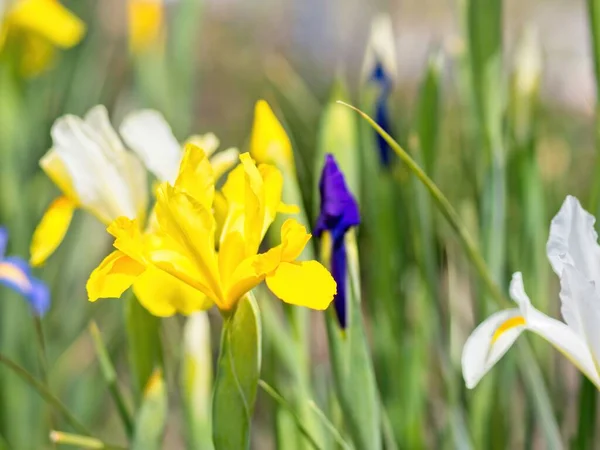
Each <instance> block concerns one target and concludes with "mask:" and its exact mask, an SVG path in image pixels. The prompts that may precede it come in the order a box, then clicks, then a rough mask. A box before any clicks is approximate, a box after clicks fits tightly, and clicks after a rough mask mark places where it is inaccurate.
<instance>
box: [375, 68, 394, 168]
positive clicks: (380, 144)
mask: <svg viewBox="0 0 600 450" xmlns="http://www.w3.org/2000/svg"><path fill="white" fill-rule="evenodd" d="M371 80H372V81H373V82H374V83H375V84H377V85H378V86H379V88H380V91H379V96H378V97H377V100H376V101H375V122H377V124H378V125H379V126H380V127H381V128H383V130H384V131H385V132H386V133H388V134H389V135H390V136H392V126H391V120H390V113H389V109H388V99H389V97H390V94H391V92H392V88H393V85H392V78H391V77H390V76H389V74H388V73H387V72H386V71H385V67H383V63H382V62H381V61H380V60H379V59H376V60H375V67H374V68H373V72H372V73H371ZM375 134H376V138H377V148H378V149H379V160H380V162H381V165H382V166H383V167H389V165H390V162H391V161H392V149H391V148H390V146H389V144H388V143H387V142H386V141H385V139H383V137H381V136H380V135H379V133H377V132H375Z"/></svg>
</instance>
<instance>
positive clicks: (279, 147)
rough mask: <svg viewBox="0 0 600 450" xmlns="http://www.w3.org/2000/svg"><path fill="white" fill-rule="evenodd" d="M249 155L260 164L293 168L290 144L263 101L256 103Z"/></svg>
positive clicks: (281, 127) (269, 108)
mask: <svg viewBox="0 0 600 450" xmlns="http://www.w3.org/2000/svg"><path fill="white" fill-rule="evenodd" d="M250 153H251V154H252V157H253V158H254V159H256V160H257V161H259V162H261V163H275V164H277V165H286V166H288V167H290V168H293V167H294V155H293V154H292V144H291V143H290V139H289V137H288V135H287V133H286V132H285V130H284V128H283V126H282V125H281V123H280V122H279V120H277V117H276V116H275V114H274V113H273V110H272V109H271V107H270V106H269V104H268V103H267V102H266V101H264V100H259V101H258V102H256V107H255V109H254V124H253V126H252V137H251V140H250Z"/></svg>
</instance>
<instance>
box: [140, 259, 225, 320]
mask: <svg viewBox="0 0 600 450" xmlns="http://www.w3.org/2000/svg"><path fill="white" fill-rule="evenodd" d="M133 292H134V293H135V295H136V297H137V298H138V300H139V301H140V303H141V304H142V306H143V307H144V308H146V309H147V310H148V311H149V312H150V314H152V315H155V316H159V317H168V316H172V315H173V314H176V313H181V314H185V315H189V314H191V313H193V312H195V311H200V310H206V309H209V308H210V307H211V306H212V304H213V302H212V301H210V300H209V299H208V298H207V297H206V295H204V294H203V293H202V292H200V291H198V290H196V289H194V288H192V287H190V286H189V285H187V284H185V283H183V282H181V281H180V280H178V279H177V278H175V277H173V276H172V275H169V274H168V273H166V272H163V271H162V270H159V269H155V268H153V267H151V266H150V267H148V270H146V272H144V273H143V274H142V275H141V276H139V277H138V278H137V279H136V280H135V283H134V284H133Z"/></svg>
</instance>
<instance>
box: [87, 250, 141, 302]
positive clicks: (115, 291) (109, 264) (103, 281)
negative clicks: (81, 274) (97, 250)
mask: <svg viewBox="0 0 600 450" xmlns="http://www.w3.org/2000/svg"><path fill="white" fill-rule="evenodd" d="M144 270H145V267H144V265H142V264H140V263H138V262H137V261H135V260H134V259H132V258H130V257H129V256H127V255H125V254H124V253H123V252H121V251H119V250H116V251H114V252H112V253H111V254H110V255H108V256H107V257H106V258H104V260H103V261H102V262H101V263H100V265H99V266H98V267H97V268H96V269H94V271H93V272H92V274H91V275H90V278H89V279H88V282H87V285H86V289H87V294H88V298H89V300H90V301H91V302H94V301H96V300H98V299H99V298H119V297H120V296H121V295H122V294H123V292H125V291H126V290H127V289H128V288H129V287H130V286H131V285H132V284H133V282H134V281H135V279H136V278H137V277H138V276H140V275H141V274H142V273H143V272H144Z"/></svg>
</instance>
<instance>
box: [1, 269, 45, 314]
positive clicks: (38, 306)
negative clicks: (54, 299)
mask: <svg viewBox="0 0 600 450" xmlns="http://www.w3.org/2000/svg"><path fill="white" fill-rule="evenodd" d="M0 284H3V285H4V286H7V287H9V288H10V289H12V290H14V291H15V292H17V293H19V294H21V295H22V296H23V297H25V299H26V300H27V301H28V303H29V305H30V306H31V308H32V309H33V311H34V313H35V314H36V315H39V316H43V315H44V314H45V313H46V311H47V310H48V308H49V307H50V291H49V289H48V287H47V286H46V285H45V284H44V283H43V282H42V281H41V280H38V279H37V278H34V277H32V276H31V270H30V269H29V266H28V265H27V263H26V262H25V261H23V260H22V259H21V258H14V257H13V258H5V259H3V260H1V261H0Z"/></svg>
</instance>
